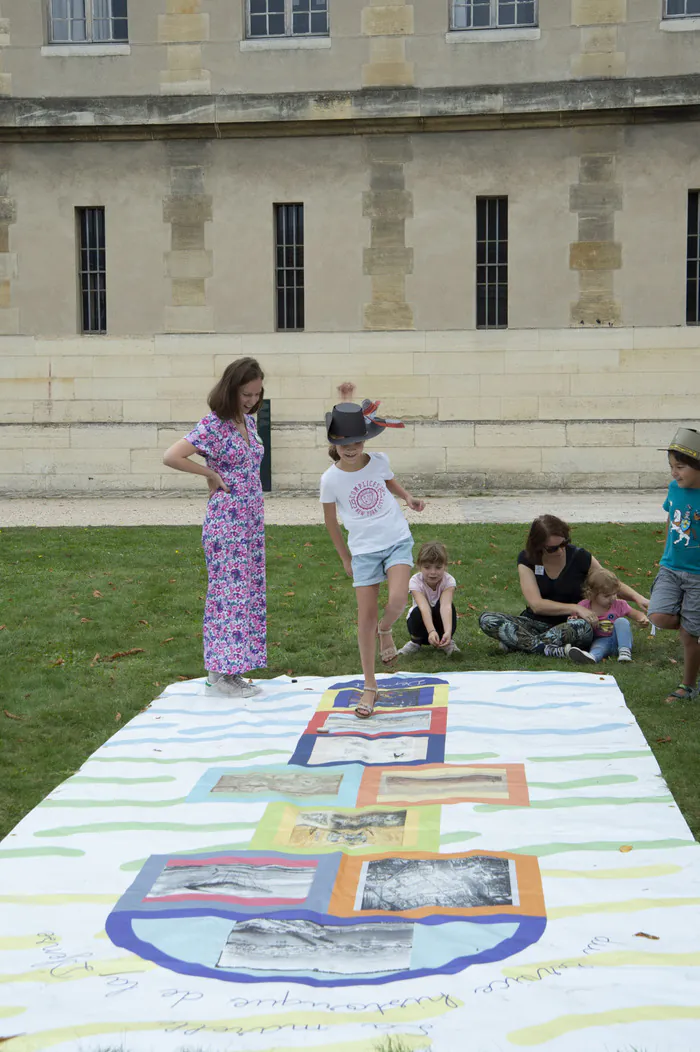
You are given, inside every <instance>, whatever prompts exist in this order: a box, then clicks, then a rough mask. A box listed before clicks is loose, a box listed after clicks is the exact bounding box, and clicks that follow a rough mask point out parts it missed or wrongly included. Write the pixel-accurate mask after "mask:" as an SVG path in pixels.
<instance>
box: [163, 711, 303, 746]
mask: <svg viewBox="0 0 700 1052" xmlns="http://www.w3.org/2000/svg"><path fill="white" fill-rule="evenodd" d="M197 715H198V716H199V715H200V714H199V713H197ZM174 726H177V724H175V725H174ZM258 726H259V727H260V728H261V730H265V731H266V732H269V731H270V730H271V729H273V728H275V727H277V728H279V729H280V734H281V736H282V737H284V735H285V734H291V733H292V731H295V733H296V730H298V728H296V730H295V728H293V727H290V726H289V724H288V723H280V722H279V721H276V722H274V723H271V722H270V721H269V720H268V721H265V722H263V723H260V724H258V723H248V722H246V723H245V724H242V723H237V722H234V723H220V724H218V725H217V726H216V727H188V728H187V729H186V730H181V731H178V734H181V735H183V737H193V736H194V735H198V734H209V733H210V732H211V731H235V734H236V737H237V738H238V737H240V738H242V737H244V735H243V734H239V728H240V727H251V728H253V727H258ZM256 737H257V735H256ZM198 740H199V741H204V739H203V738H200V739H198Z"/></svg>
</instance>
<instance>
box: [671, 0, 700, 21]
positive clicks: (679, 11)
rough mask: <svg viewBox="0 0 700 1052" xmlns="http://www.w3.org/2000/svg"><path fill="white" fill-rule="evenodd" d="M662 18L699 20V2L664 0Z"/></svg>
mask: <svg viewBox="0 0 700 1052" xmlns="http://www.w3.org/2000/svg"><path fill="white" fill-rule="evenodd" d="M664 18H700V0H664Z"/></svg>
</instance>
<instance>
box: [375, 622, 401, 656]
mask: <svg viewBox="0 0 700 1052" xmlns="http://www.w3.org/2000/svg"><path fill="white" fill-rule="evenodd" d="M377 635H378V636H379V656H380V658H381V659H382V665H390V664H391V663H392V661H396V659H397V657H398V656H399V652H398V650H397V649H396V645H395V643H394V637H393V635H392V634H391V629H390V628H387V629H386V630H385V631H384V632H382V630H381V628H379V626H377ZM382 636H388V637H389V639H390V641H391V642H390V644H389V646H385V645H384V644H383V643H382Z"/></svg>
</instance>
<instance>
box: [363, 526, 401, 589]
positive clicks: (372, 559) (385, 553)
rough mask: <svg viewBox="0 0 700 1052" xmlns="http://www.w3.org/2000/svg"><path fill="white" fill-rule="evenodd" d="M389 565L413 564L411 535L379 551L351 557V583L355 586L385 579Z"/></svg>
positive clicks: (365, 585)
mask: <svg viewBox="0 0 700 1052" xmlns="http://www.w3.org/2000/svg"><path fill="white" fill-rule="evenodd" d="M390 566H413V537H407V538H406V539H405V540H404V541H399V543H398V544H392V546H391V547H390V548H384V549H383V550H382V551H381V552H366V553H365V554H364V555H353V557H352V583H353V586H354V587H355V588H366V587H368V585H371V584H381V583H382V581H386V572H387V570H388V569H389V567H390Z"/></svg>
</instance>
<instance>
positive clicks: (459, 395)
mask: <svg viewBox="0 0 700 1052" xmlns="http://www.w3.org/2000/svg"><path fill="white" fill-rule="evenodd" d="M198 251H201V250H198ZM198 258H199V257H198ZM329 348H332V353H329ZM699 353H700V328H697V327H696V328H690V327H689V328H676V329H670V328H658V329H654V328H650V329H644V328H640V329H634V330H633V329H625V328H613V329H609V328H606V329H597V328H596V329H588V328H580V329H557V330H552V329H547V330H512V329H509V330H497V331H491V332H484V331H475V330H464V331H453V332H449V333H446V332H421V331H412V332H402V331H394V332H371V333H370V332H367V333H357V332H355V333H334V334H333V335H332V337H329V336H328V335H327V334H318V333H290V334H284V333H278V334H266V335H261V334H245V333H244V334H235V335H230V336H229V335H226V334H221V333H220V334H216V335H214V334H212V335H210V334H191V335H183V334H178V335H175V334H173V335H167V334H165V335H158V336H155V337H146V338H141V339H117V338H112V337H90V338H85V339H81V338H72V339H64V340H61V339H54V340H52V339H44V338H42V339H39V338H34V337H27V336H21V337H20V336H12V335H6V336H3V337H0V420H2V421H3V423H2V424H0V450H2V454H3V455H2V468H3V471H2V475H1V476H0V491H1V492H2V493H4V494H5V495H8V496H16V495H20V494H28V493H29V494H44V495H58V494H61V493H94V492H104V493H158V492H178V491H183V492H190V491H192V490H193V489H194V490H197V487H198V485H201V483H200V481H199V480H198V479H196V478H193V477H189V476H185V475H181V474H178V473H175V472H171V471H168V470H167V469H166V468H164V467H163V465H162V461H161V457H162V451H163V450H164V449H165V448H166V447H167V446H168V445H170V444H171V443H172V442H173V441H174V440H175V439H176V438H178V437H181V436H182V435H183V434H185V432H186V431H187V430H188V429H189V428H190V427H191V426H192V424H193V423H194V422H195V421H196V420H198V419H199V418H200V417H201V416H203V415H204V414H205V413H206V412H207V407H206V396H207V393H208V391H209V390H210V388H211V387H212V386H213V384H214V381H215V378H216V376H218V375H220V373H221V370H222V368H223V367H224V366H225V365H226V364H228V362H229V361H230V360H231V359H232V358H235V357H238V356H240V355H244V354H245V355H253V356H255V357H257V358H258V359H259V361H260V362H261V364H262V366H263V368H264V369H265V372H266V388H267V393H268V395H269V396H270V398H271V402H272V420H273V433H272V446H273V451H272V466H273V488H274V489H275V490H278V491H281V490H306V491H313V490H314V489H315V487H316V486H317V484H318V478H319V476H320V474H321V472H322V471H323V470H324V469H325V468H326V467H327V466H328V463H329V460H328V452H327V443H326V439H325V433H324V430H323V427H322V424H321V422H322V420H323V414H324V412H325V411H326V410H327V409H328V407H329V405H330V404H331V403H332V401H333V399H334V397H335V388H336V386H337V384H338V383H339V382H340V381H341V380H347V379H349V380H352V381H353V382H355V383H356V385H357V389H358V395H368V396H372V397H374V398H380V399H381V400H382V408H383V410H385V411H386V412H387V413H388V414H390V415H394V414H395V415H398V416H403V417H404V419H405V420H406V424H407V426H406V427H405V429H403V430H400V431H399V430H397V431H388V432H387V433H386V434H385V435H384V436H382V439H381V444H380V446H377V448H386V450H387V452H389V454H390V456H391V458H392V464H393V466H394V468H395V470H396V472H397V474H398V475H399V476H400V477H401V478H402V479H405V480H407V481H408V483H409V484H411V485H416V486H420V487H421V489H422V490H424V491H425V492H430V493H440V492H457V493H460V494H468V493H479V492H482V491H484V490H487V489H508V488H513V487H517V488H532V489H537V488H552V487H554V488H558V487H559V488H564V489H581V490H585V489H600V488H616V489H639V488H650V487H659V486H662V485H663V484H664V480H665V479H666V477H667V469H666V460H665V457H664V454H663V453H662V452H659V448H662V449H663V447H664V445H665V443H666V442H668V441H669V439H670V438H671V436H672V435H673V433H674V431H675V429H676V428H677V427H678V426H679V425H681V424H685V425H689V426H698V424H699V423H700V421H699V420H698V415H697V414H698V406H699V405H700V371H699V370H698V369H697V367H696V364H695V363H697V360H698V354H699ZM679 391H682V392H683V394H681V395H679V394H678V393H677V392H679Z"/></svg>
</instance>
